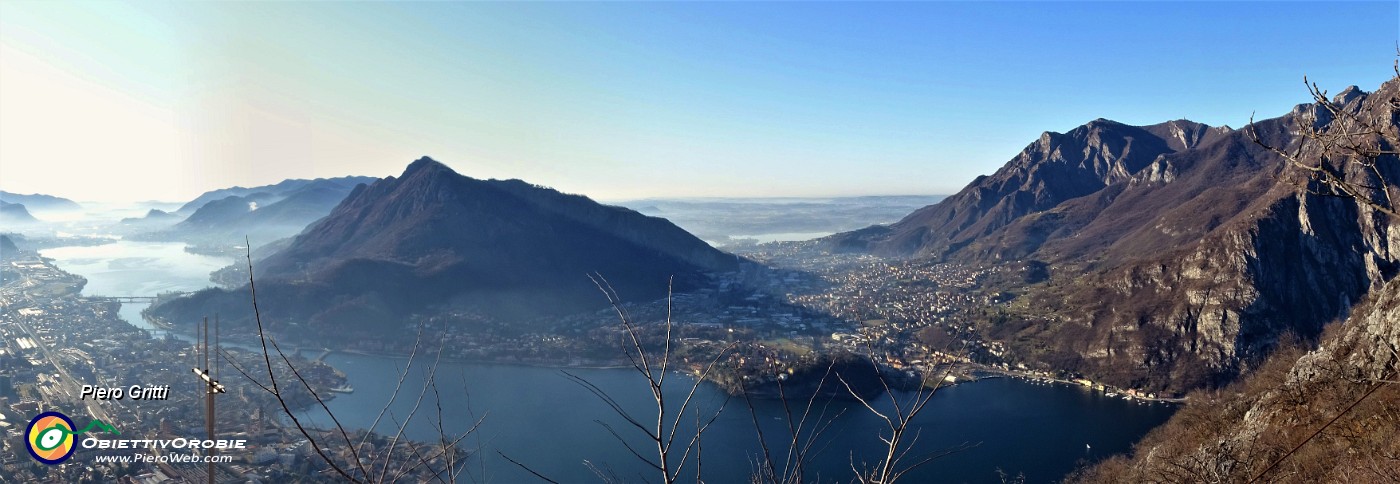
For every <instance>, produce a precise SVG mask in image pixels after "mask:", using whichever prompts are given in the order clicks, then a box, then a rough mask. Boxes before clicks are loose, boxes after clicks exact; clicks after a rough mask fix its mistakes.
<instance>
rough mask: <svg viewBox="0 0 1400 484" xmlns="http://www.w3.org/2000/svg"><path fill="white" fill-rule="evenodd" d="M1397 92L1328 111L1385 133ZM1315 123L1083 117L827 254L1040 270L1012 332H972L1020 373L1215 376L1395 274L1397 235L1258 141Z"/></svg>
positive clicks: (1164, 381)
mask: <svg viewBox="0 0 1400 484" xmlns="http://www.w3.org/2000/svg"><path fill="white" fill-rule="evenodd" d="M1397 91H1400V80H1392V81H1391V82H1388V83H1386V84H1385V85H1383V86H1381V88H1380V89H1379V90H1378V91H1377V92H1376V93H1372V94H1368V93H1365V92H1363V91H1361V90H1359V89H1355V88H1350V89H1347V90H1346V91H1344V92H1343V93H1342V94H1339V95H1338V96H1336V98H1335V103H1336V104H1338V105H1339V106H1341V108H1342V109H1344V110H1346V111H1347V112H1351V113H1357V115H1358V116H1359V117H1361V118H1364V119H1368V120H1372V121H1376V122H1379V123H1381V124H1385V123H1390V125H1391V126H1394V125H1395V124H1396V123H1397V120H1396V119H1395V116H1394V114H1393V113H1394V112H1393V111H1392V110H1391V108H1390V106H1391V104H1390V103H1391V102H1392V100H1394V99H1396V98H1397V96H1398V95H1400V93H1398V92H1397ZM1308 114H1315V116H1306V115H1308ZM1328 114H1329V113H1327V112H1326V111H1325V110H1323V109H1321V108H1320V107H1319V106H1317V105H1313V104H1305V105H1301V106H1299V107H1297V108H1295V109H1294V110H1293V111H1292V112H1291V113H1289V114H1287V115H1285V116H1282V117H1280V118H1275V119H1270V120H1265V121H1261V122H1259V123H1256V124H1255V125H1254V126H1252V127H1251V128H1250V129H1249V130H1238V131H1234V130H1229V129H1227V128H1210V127H1206V126H1204V125H1200V124H1197V123H1190V122H1185V121H1174V122H1169V123H1163V124H1159V125H1153V126H1147V127H1132V126H1126V125H1121V124H1118V123H1113V122H1111V121H1104V120H1096V121H1093V122H1091V123H1089V124H1086V125H1084V126H1082V127H1080V128H1077V129H1075V130H1073V131H1071V132H1070V133H1067V134H1064V135H1057V134H1054V133H1047V134H1046V135H1044V136H1042V137H1041V139H1040V140H1039V141H1037V142H1036V143H1033V144H1031V145H1030V146H1028V147H1027V148H1026V149H1025V150H1024V151H1022V153H1021V154H1020V155H1018V156H1017V157H1016V158H1015V159H1013V160H1012V161H1011V162H1009V163H1008V164H1007V165H1006V166H1005V167H1003V168H1002V169H1001V170H998V171H997V173H995V174H993V175H991V176H989V177H982V178H979V179H978V180H976V181H974V182H973V183H972V184H971V185H969V186H968V187H967V188H966V189H964V190H963V191H962V192H960V193H959V194H957V195H955V196H953V197H950V198H948V199H947V200H945V201H943V202H942V203H939V204H937V205H933V206H930V207H926V208H924V209H921V210H919V211H917V212H915V213H913V214H911V215H909V216H908V217H906V218H905V219H904V220H902V221H900V222H898V223H896V224H894V225H891V226H888V227H872V228H868V229H864V230H861V231H857V232H852V233H848V234H838V235H836V236H833V237H831V238H829V239H827V241H826V242H827V244H828V247H831V248H833V249H834V250H864V251H870V252H874V253H878V254H885V255H892V256H904V257H929V258H935V259H942V260H949V261H957V262H963V263H968V264H1001V263H1003V262H1004V261H1008V260H1027V259H1030V260H1038V261H1043V262H1046V263H1049V265H1050V267H1051V269H1052V276H1051V278H1050V281H1049V282H1047V283H1044V284H1038V285H1033V286H1029V287H1021V288H1010V289H1012V290H1013V292H1017V293H1020V294H1022V297H1024V298H1026V299H1024V300H1022V301H1020V302H1018V303H1016V304H1013V305H1010V306H1008V308H1016V309H1008V310H1011V311H1013V312H1014V314H1012V316H1013V317H1012V318H1010V319H1011V320H1012V321H1013V322H1012V323H1011V325H1004V324H1001V323H1000V322H998V323H995V324H994V323H992V322H987V323H986V325H984V327H983V328H982V329H983V331H984V333H987V334H994V335H996V337H997V338H999V339H1002V340H1004V341H1005V342H1007V343H1008V344H1009V345H1010V346H1011V347H1012V349H1013V350H1014V351H1015V353H1016V354H1018V355H1019V356H1020V357H1023V358H1025V359H1028V360H1030V361H1031V362H1035V363H1040V364H1042V365H1045V366H1049V367H1053V368H1056V369H1066V370H1075V371H1081V372H1084V373H1086V374H1089V375H1091V376H1093V377H1096V378H1099V379H1103V380H1106V381H1108V382H1110V383H1113V384H1116V385H1121V386H1129V387H1140V388H1148V389H1153V390H1162V389H1169V390H1184V389H1189V388H1194V387H1197V386H1201V385H1209V384H1213V383H1219V382H1223V381H1227V380H1229V379H1230V378H1231V377H1233V375H1235V374H1236V373H1238V372H1239V371H1241V370H1242V369H1244V368H1247V367H1249V366H1251V365H1253V364H1255V363H1257V360H1258V359H1259V358H1261V357H1262V356H1263V355H1264V354H1266V353H1267V351H1268V349H1269V348H1272V347H1273V346H1274V345H1275V344H1276V342H1277V341H1278V340H1279V338H1280V336H1281V335H1284V334H1289V333H1291V334H1296V335H1299V336H1301V337H1303V338H1305V339H1311V338H1316V337H1317V335H1318V334H1319V333H1320V332H1321V330H1322V328H1323V326H1324V325H1325V324H1326V323H1328V322H1331V321H1336V320H1339V319H1341V318H1343V317H1345V315H1346V314H1347V313H1348V311H1349V310H1350V308H1351V306H1352V305H1353V304H1354V303H1355V302H1356V301H1358V300H1360V299H1361V298H1362V297H1364V296H1365V295H1366V294H1367V293H1368V292H1370V291H1372V290H1374V289H1376V288H1378V287H1380V285H1382V284H1384V283H1385V282H1386V281H1387V280H1389V279H1391V278H1393V277H1394V276H1395V275H1396V273H1397V272H1400V223H1397V222H1396V221H1394V220H1390V219H1388V218H1387V217H1385V216H1383V215H1381V214H1380V213H1379V212H1377V211H1376V210H1373V209H1371V208H1368V207H1365V206H1362V205H1361V204H1358V203H1357V202H1355V201H1353V200H1351V199H1346V198H1339V197H1335V196H1330V195H1322V194H1319V193H1320V192H1325V191H1326V190H1324V189H1323V188H1324V187H1321V186H1319V185H1317V184H1316V183H1312V184H1309V183H1308V182H1306V177H1303V176H1301V175H1300V174H1299V172H1298V170H1297V169H1296V168H1290V167H1289V166H1288V165H1287V164H1286V163H1285V162H1284V159H1283V158H1281V157H1280V156H1278V155H1277V154H1275V153H1274V152H1272V151H1270V150H1268V149H1265V148H1264V147H1262V146H1260V145H1259V144H1257V143H1255V142H1254V139H1253V135H1254V134H1257V136H1258V137H1259V138H1260V139H1261V140H1262V141H1263V142H1264V143H1266V144H1268V145H1271V146H1276V147H1281V148H1285V149H1292V148H1293V147H1296V146H1298V143H1300V139H1301V138H1300V136H1299V134H1298V133H1299V131H1300V129H1301V128H1302V127H1303V126H1300V123H1314V125H1315V126H1323V127H1326V126H1329V125H1328V123H1329V122H1330V120H1331V116H1329V115H1328ZM1314 118H1315V119H1316V121H1315V122H1314ZM1305 146H1312V145H1305ZM1300 156H1301V157H1303V158H1309V157H1314V158H1315V157H1318V156H1321V153H1320V152H1319V151H1318V150H1317V149H1316V148H1315V146H1313V147H1306V148H1305V149H1304V151H1303V152H1302V153H1301V155H1300ZM1347 176H1348V177H1349V179H1351V180H1352V181H1354V182H1357V183H1359V184H1363V185H1372V186H1379V185H1381V184H1389V186H1391V187H1395V184H1396V182H1397V180H1400V163H1397V162H1395V158H1394V156H1393V155H1390V156H1388V157H1385V158H1383V159H1382V162H1381V163H1379V164H1378V165H1377V167H1376V169H1375V170H1374V171H1372V170H1368V169H1356V170H1353V171H1352V172H1349V173H1347Z"/></svg>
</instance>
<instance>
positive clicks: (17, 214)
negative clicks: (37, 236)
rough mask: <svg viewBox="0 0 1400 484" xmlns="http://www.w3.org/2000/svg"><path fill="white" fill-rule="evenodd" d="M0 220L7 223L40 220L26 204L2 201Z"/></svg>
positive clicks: (18, 223) (29, 222) (20, 223)
mask: <svg viewBox="0 0 1400 484" xmlns="http://www.w3.org/2000/svg"><path fill="white" fill-rule="evenodd" d="M0 222H4V223H5V224H6V225H28V224H33V223H37V222H39V219H36V218H34V216H33V215H30V214H29V210H26V209H25V208H24V205H22V204H18V203H10V202H4V201H0Z"/></svg>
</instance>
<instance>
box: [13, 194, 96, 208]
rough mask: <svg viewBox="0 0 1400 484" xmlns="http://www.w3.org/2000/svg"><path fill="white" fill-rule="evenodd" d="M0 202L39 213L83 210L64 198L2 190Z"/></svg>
mask: <svg viewBox="0 0 1400 484" xmlns="http://www.w3.org/2000/svg"><path fill="white" fill-rule="evenodd" d="M0 201H3V202H8V203H14V204H22V205H24V206H26V207H29V208H30V209H33V210H39V211H46V210H53V211H58V210H81V209H82V208H83V207H82V206H81V205H78V204H77V203H76V202H74V201H72V200H69V199H66V198H59V197H55V196H52V195H41V194H38V193H35V194H33V195H21V194H18V193H10V192H7V191H3V190H0Z"/></svg>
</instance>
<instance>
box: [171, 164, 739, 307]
mask: <svg viewBox="0 0 1400 484" xmlns="http://www.w3.org/2000/svg"><path fill="white" fill-rule="evenodd" d="M260 210H261V209H260ZM736 267H737V261H736V260H735V258H734V256H732V255H728V254H725V253H723V252H720V251H718V250H716V249H714V248H712V247H710V246H709V245H707V244H705V243H704V242H703V241H701V240H700V239H698V238H696V237H694V236H692V235H690V234H689V233H687V232H685V231H684V230H681V229H680V228H678V227H676V226H675V225H673V224H671V223H670V222H668V221H666V220H665V219H660V218H654V217H648V216H645V215H641V214H639V213H637V212H634V211H632V210H628V209H625V208H620V207H612V206H605V205H600V204H598V203H596V202H594V201H592V200H590V199H588V198H587V197H583V196H579V195H568V194H563V193H560V192H557V191H554V190H551V189H548V188H544V187H540V186H536V185H531V184H528V183H526V182H523V181H520V180H478V179H473V178H469V177H465V176H462V175H459V174H457V173H455V172H453V171H452V170H451V169H450V168H448V167H447V166H445V165H443V164H441V163H438V162H437V161H434V160H432V159H430V158H422V159H419V160H417V161H415V162H413V163H412V164H410V165H409V166H408V168H407V169H406V170H405V171H404V172H403V174H402V175H401V176H399V177H397V178H394V177H390V178H386V179H383V180H379V181H376V182H375V183H373V184H370V185H364V186H359V187H356V188H355V190H354V191H353V192H351V193H350V195H349V196H347V197H345V199H344V200H343V201H341V202H340V204H339V205H337V206H336V207H335V209H334V210H332V211H331V212H330V214H329V215H327V216H326V217H325V218H323V219H321V220H320V221H318V222H316V223H315V224H313V225H311V226H310V227H308V228H307V229H306V230H305V231H303V232H302V233H301V234H299V235H297V236H296V238H295V239H293V240H292V241H291V242H290V243H289V244H288V245H287V246H286V247H285V248H283V249H281V250H279V251H277V252H275V253H273V254H272V255H270V256H268V257H267V258H266V259H264V260H262V261H261V262H260V263H258V265H257V266H256V267H255V269H256V271H255V272H256V274H258V277H259V281H258V293H259V295H260V297H259V300H260V304H262V307H263V308H264V313H263V314H264V316H265V317H274V318H280V319H282V320H291V321H301V322H306V323H308V324H309V325H310V326H313V327H316V328H323V330H333V328H341V329H344V330H350V329H367V328H368V329H376V328H378V330H386V329H389V330H394V331H397V330H398V329H399V328H400V327H401V325H400V324H398V323H396V322H397V321H401V320H402V319H403V318H404V317H405V316H407V315H409V314H414V313H417V314H426V313H431V312H434V311H437V310H439V309H441V308H447V307H451V308H466V309H468V310H470V311H473V312H477V313H482V314H487V315H490V316H493V317H496V318H500V319H510V320H525V319H529V318H534V317H538V316H543V315H558V314H569V313H574V312H579V311H592V310H597V309H599V308H602V307H606V305H607V300H606V299H605V298H604V297H603V296H602V294H601V293H600V292H599V290H598V288H597V287H595V286H594V284H593V282H592V281H590V280H589V278H588V277H587V274H589V273H593V272H597V273H601V274H602V275H603V276H604V277H606V278H607V279H608V281H609V282H610V283H611V284H612V285H613V286H614V288H615V289H616V290H617V292H618V294H619V295H621V296H622V297H623V298H624V299H626V300H633V301H635V300H648V301H649V300H654V299H656V298H660V297H664V296H665V294H666V291H667V282H668V279H669V278H670V277H671V276H674V277H675V290H676V291H678V292H683V291H686V290H690V289H693V288H696V287H700V286H701V285H703V284H705V283H706V281H707V277H706V276H705V273H706V272H714V271H728V270H733V269H735V268H736ZM264 295H266V296H264ZM224 307H227V308H229V310H228V311H226V312H225V311H221V312H223V314H225V316H226V317H227V316H228V315H230V314H239V313H236V312H235V311H239V312H246V308H247V292H246V290H237V291H222V290H208V291H203V292H200V293H196V294H194V295H191V296H190V297H187V298H184V299H181V300H176V301H172V302H169V303H166V304H162V305H160V306H158V307H157V308H155V309H153V311H154V312H156V313H157V315H159V316H161V317H166V318H168V319H170V320H172V321H193V320H194V319H197V318H198V317H199V316H200V315H202V314H204V313H205V312H209V311H220V308H224ZM226 321H227V319H226ZM389 323H394V324H391V325H389V326H384V325H385V324H389Z"/></svg>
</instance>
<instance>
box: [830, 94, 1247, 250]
mask: <svg viewBox="0 0 1400 484" xmlns="http://www.w3.org/2000/svg"><path fill="white" fill-rule="evenodd" d="M1228 133H1230V129H1229V128H1228V127H1222V128H1212V127H1210V126H1207V125H1204V124H1200V123H1195V122H1192V121H1186V120H1178V121H1169V122H1166V123H1161V124H1155V125H1152V126H1142V127H1138V126H1128V125H1126V124H1122V123H1118V122H1115V121H1109V120H1106V119H1096V120H1094V121H1091V122H1089V123H1088V124H1085V125H1083V126H1080V127H1078V128H1075V129H1073V130H1071V131H1069V132H1068V133H1065V134H1060V133H1053V132H1046V133H1044V134H1042V135H1041V136H1040V139H1039V140H1037V141H1036V142H1034V143H1031V144H1030V145H1029V146H1027V147H1026V148H1025V149H1024V150H1022V151H1021V153H1020V154H1019V155H1017V156H1016V157H1015V158H1013V159H1012V160H1011V161H1010V162H1008V163H1007V164H1006V165H1005V166H1003V167H1002V168H1001V169H1000V170H997V172H996V173H993V174H992V175H991V176H982V177H978V178H977V179H976V180H973V182H972V183H971V184H970V185H968V186H967V187H966V188H964V189H962V191H959V192H958V193H957V194H955V195H953V196H951V197H948V198H947V199H944V200H943V201H942V202H940V203H937V204H934V205H930V206H928V207H924V208H922V209H919V210H916V211H915V212H913V213H911V214H909V215H908V216H906V217H904V219H902V220H900V221H899V222H896V223H894V224H892V225H889V226H875V227H869V228H866V229H862V230H858V231H855V232H848V233H845V234H837V235H835V236H832V237H830V238H829V239H828V240H827V243H828V244H830V245H831V246H832V247H834V248H836V249H838V250H858V251H869V252H873V253H876V254H882V255H890V256H915V257H935V258H943V257H946V256H948V255H950V254H952V253H954V252H958V251H959V250H961V249H963V248H965V247H968V246H969V245H973V244H975V243H977V242H978V241H980V240H983V239H984V238H986V237H987V236H989V235H992V234H997V233H998V231H999V230H1001V229H1003V228H1004V227H1006V226H1007V225H1010V224H1011V223H1012V222H1014V221H1017V220H1018V219H1020V218H1022V217H1025V216H1027V215H1031V214H1034V213H1039V212H1044V211H1046V210H1049V209H1051V208H1053V207H1056V206H1058V205H1060V204H1061V203H1064V202H1066V201H1068V200H1071V199H1075V198H1079V197H1084V196H1086V195H1090V194H1093V193H1096V192H1099V191H1101V190H1103V189H1105V188H1106V187H1109V186H1111V185H1115V184H1119V183H1122V182H1125V181H1129V180H1131V179H1132V178H1133V176H1134V175H1135V174H1138V173H1140V172H1142V171H1143V169H1144V168H1147V167H1149V166H1150V165H1152V163H1153V162H1154V161H1156V160H1157V159H1158V158H1159V157H1161V156H1163V155H1167V154H1171V153H1177V152H1180V151H1184V150H1189V149H1192V148H1195V147H1197V146H1200V145H1202V144H1209V143H1210V142H1213V141H1215V140H1218V139H1221V138H1223V137H1224V136H1225V135H1227V134H1228ZM1015 235H1017V236H1018V237H1014V238H1010V239H1007V240H1002V242H1003V244H1002V245H1005V246H1006V247H1001V248H1000V249H1001V252H1004V253H1006V255H1013V254H1016V255H1020V254H1024V253H1027V252H1031V251H1034V250H1035V249H1036V248H1037V247H1038V244H1039V243H1040V242H1042V240H1043V236H1042V234H1039V233H1034V232H1032V233H1029V234H1026V233H1018V234H1015Z"/></svg>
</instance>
